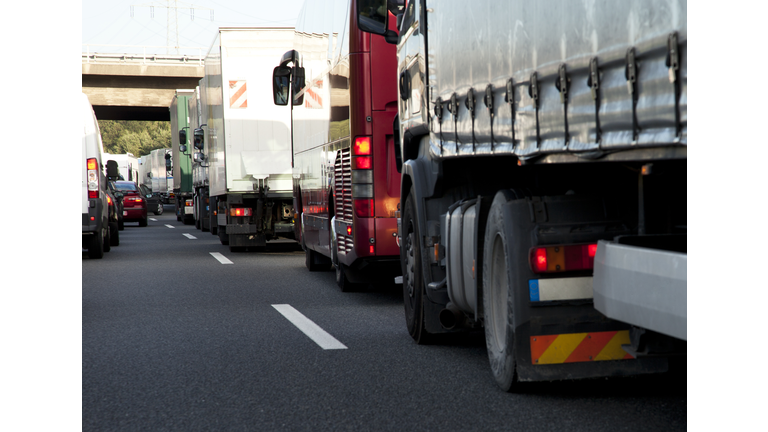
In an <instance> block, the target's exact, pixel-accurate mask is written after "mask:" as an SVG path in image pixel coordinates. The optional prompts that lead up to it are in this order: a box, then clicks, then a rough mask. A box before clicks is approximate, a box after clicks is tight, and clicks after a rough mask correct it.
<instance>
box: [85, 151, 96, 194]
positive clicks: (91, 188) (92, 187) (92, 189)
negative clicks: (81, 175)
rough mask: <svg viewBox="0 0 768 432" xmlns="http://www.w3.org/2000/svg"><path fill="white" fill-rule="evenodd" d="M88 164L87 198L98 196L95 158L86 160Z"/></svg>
mask: <svg viewBox="0 0 768 432" xmlns="http://www.w3.org/2000/svg"><path fill="white" fill-rule="evenodd" d="M86 163H87V165H88V198H98V197H99V164H98V162H97V161H96V159H95V158H90V159H88V160H87V161H86Z"/></svg>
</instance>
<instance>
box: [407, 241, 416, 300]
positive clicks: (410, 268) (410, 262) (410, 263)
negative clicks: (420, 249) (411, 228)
mask: <svg viewBox="0 0 768 432" xmlns="http://www.w3.org/2000/svg"><path fill="white" fill-rule="evenodd" d="M407 241H408V242H407V244H406V248H405V256H406V264H405V270H406V273H407V277H408V280H407V283H408V297H410V298H413V292H414V287H413V279H414V268H415V266H416V265H415V263H416V259H415V258H414V257H413V232H410V233H408V237H407Z"/></svg>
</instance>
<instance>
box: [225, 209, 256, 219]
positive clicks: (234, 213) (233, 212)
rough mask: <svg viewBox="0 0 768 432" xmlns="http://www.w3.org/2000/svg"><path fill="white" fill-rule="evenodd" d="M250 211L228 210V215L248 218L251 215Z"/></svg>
mask: <svg viewBox="0 0 768 432" xmlns="http://www.w3.org/2000/svg"><path fill="white" fill-rule="evenodd" d="M251 213H252V212H251V209H249V208H234V207H233V208H231V209H229V215H230V216H235V217H243V216H250V215H251Z"/></svg>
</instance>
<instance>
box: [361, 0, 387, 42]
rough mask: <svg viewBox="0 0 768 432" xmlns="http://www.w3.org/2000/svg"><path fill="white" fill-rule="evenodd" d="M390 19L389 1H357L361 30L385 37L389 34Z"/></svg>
mask: <svg viewBox="0 0 768 432" xmlns="http://www.w3.org/2000/svg"><path fill="white" fill-rule="evenodd" d="M388 19H389V11H388V10H387V0H358V1H357V26H358V27H359V28H360V30H362V31H364V32H368V33H373V34H377V35H384V34H386V33H387V24H388V22H387V21H388Z"/></svg>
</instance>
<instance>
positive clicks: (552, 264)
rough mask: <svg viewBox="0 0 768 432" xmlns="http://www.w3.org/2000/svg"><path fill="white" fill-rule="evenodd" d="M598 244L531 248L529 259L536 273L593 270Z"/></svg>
mask: <svg viewBox="0 0 768 432" xmlns="http://www.w3.org/2000/svg"><path fill="white" fill-rule="evenodd" d="M596 252H597V244H581V245H557V246H542V247H535V248H531V250H530V253H529V260H530V265H531V270H533V272H534V273H555V272H564V271H574V270H592V269H593V268H594V267H595V253H596Z"/></svg>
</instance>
